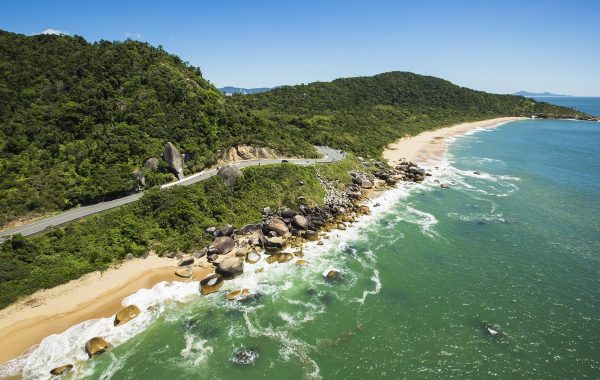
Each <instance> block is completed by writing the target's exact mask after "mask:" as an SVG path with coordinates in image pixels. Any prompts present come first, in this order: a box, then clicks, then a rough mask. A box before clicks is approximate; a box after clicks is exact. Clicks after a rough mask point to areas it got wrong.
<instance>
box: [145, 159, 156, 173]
mask: <svg viewBox="0 0 600 380" xmlns="http://www.w3.org/2000/svg"><path fill="white" fill-rule="evenodd" d="M144 167H145V168H146V169H148V170H150V171H151V172H155V171H157V170H158V158H156V157H152V158H149V159H147V160H146V162H144Z"/></svg>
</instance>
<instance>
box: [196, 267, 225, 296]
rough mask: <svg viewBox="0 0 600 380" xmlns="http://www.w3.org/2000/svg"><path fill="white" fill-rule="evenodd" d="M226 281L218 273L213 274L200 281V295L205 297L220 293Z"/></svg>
mask: <svg viewBox="0 0 600 380" xmlns="http://www.w3.org/2000/svg"><path fill="white" fill-rule="evenodd" d="M223 283H224V280H223V277H221V275H220V274H218V273H213V274H211V275H209V276H207V277H205V278H203V279H202V280H200V294H202V295H203V296H205V295H207V294H211V293H214V292H216V291H218V290H219V289H220V288H221V286H223Z"/></svg>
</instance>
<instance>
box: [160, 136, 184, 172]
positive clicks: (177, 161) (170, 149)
mask: <svg viewBox="0 0 600 380" xmlns="http://www.w3.org/2000/svg"><path fill="white" fill-rule="evenodd" d="M163 157H164V158H165V161H167V163H168V164H169V167H170V168H171V170H173V172H174V173H175V175H176V176H177V178H179V180H182V179H183V178H184V175H183V155H182V154H181V153H180V152H179V150H177V148H176V147H175V145H173V144H172V143H170V142H168V143H166V144H165V149H164V151H163Z"/></svg>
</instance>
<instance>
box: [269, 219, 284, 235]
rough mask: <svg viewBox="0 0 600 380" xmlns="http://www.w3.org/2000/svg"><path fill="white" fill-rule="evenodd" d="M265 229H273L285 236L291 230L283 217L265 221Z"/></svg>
mask: <svg viewBox="0 0 600 380" xmlns="http://www.w3.org/2000/svg"><path fill="white" fill-rule="evenodd" d="M264 229H265V230H266V231H267V232H271V231H273V232H275V233H276V234H277V235H279V236H283V235H285V234H287V233H288V232H289V228H288V226H287V225H286V224H285V222H284V221H283V220H282V219H281V218H274V219H271V220H269V221H267V222H265V224H264Z"/></svg>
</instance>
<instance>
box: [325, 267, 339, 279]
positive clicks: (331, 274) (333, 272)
mask: <svg viewBox="0 0 600 380" xmlns="http://www.w3.org/2000/svg"><path fill="white" fill-rule="evenodd" d="M323 276H324V277H325V279H326V280H328V281H338V280H341V279H342V272H340V271H339V270H337V269H329V270H326V271H325V272H323Z"/></svg>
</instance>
